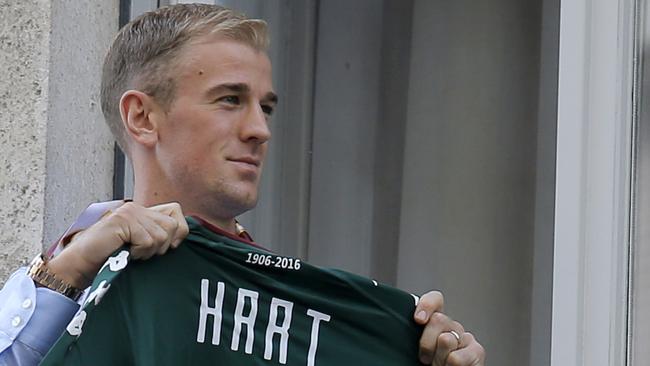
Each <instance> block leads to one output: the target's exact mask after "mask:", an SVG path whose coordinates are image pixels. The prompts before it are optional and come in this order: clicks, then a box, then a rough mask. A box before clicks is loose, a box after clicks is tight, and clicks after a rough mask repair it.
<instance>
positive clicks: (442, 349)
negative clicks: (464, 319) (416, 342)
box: [419, 312, 465, 366]
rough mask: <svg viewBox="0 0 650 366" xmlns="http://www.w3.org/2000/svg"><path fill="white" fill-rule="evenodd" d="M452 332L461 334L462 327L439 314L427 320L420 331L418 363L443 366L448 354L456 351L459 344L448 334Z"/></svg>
mask: <svg viewBox="0 0 650 366" xmlns="http://www.w3.org/2000/svg"><path fill="white" fill-rule="evenodd" d="M452 330H453V331H454V332H456V333H457V334H459V335H460V334H463V333H464V332H465V329H464V328H463V326H462V325H461V324H460V323H458V322H456V321H454V320H452V319H451V318H450V317H448V316H447V315H445V314H443V313H441V312H435V313H433V314H432V315H431V317H430V318H429V322H428V323H427V325H426V326H425V327H424V330H423V331H422V337H421V338H420V352H419V356H420V361H421V362H422V363H424V364H427V365H430V364H431V363H432V362H433V365H440V366H443V365H445V360H446V359H447V357H448V356H449V354H450V353H451V352H452V351H454V350H456V349H457V348H458V346H459V342H458V340H457V339H456V337H455V336H454V335H453V334H452V333H450V331H452Z"/></svg>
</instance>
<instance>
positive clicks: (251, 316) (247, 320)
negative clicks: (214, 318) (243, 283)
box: [230, 288, 259, 355]
mask: <svg viewBox="0 0 650 366" xmlns="http://www.w3.org/2000/svg"><path fill="white" fill-rule="evenodd" d="M258 297H259V294H258V293H257V292H255V291H251V290H246V289H243V288H240V289H239V292H238V293H237V307H236V308H235V327H234V328H233V330H232V344H231V345H230V349H232V350H233V351H237V350H239V335H240V333H241V328H242V324H245V325H246V348H245V349H244V351H245V352H246V353H248V354H249V355H250V354H251V353H253V340H254V338H255V331H254V329H255V318H256V317H257V298H258ZM246 298H249V299H250V303H251V310H250V312H249V313H248V315H247V316H244V304H245V303H246Z"/></svg>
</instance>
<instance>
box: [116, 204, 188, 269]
mask: <svg viewBox="0 0 650 366" xmlns="http://www.w3.org/2000/svg"><path fill="white" fill-rule="evenodd" d="M114 215H116V216H118V217H120V218H121V220H119V224H120V227H121V232H122V233H123V234H122V235H120V236H121V237H122V240H123V242H127V243H130V244H131V255H132V258H134V259H148V258H150V257H152V256H154V255H156V254H158V255H160V254H164V253H166V252H167V251H168V250H169V248H176V247H178V245H180V243H181V242H182V241H183V239H185V237H186V236H187V234H188V232H189V228H188V226H187V222H186V221H185V217H184V216H183V211H182V210H181V207H180V205H179V204H178V203H175V202H172V203H165V204H161V205H156V206H152V207H148V208H147V207H143V206H140V205H137V204H135V203H132V202H130V203H126V204H124V205H123V206H122V207H120V208H119V209H118V210H116V211H115V213H114Z"/></svg>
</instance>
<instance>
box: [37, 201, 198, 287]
mask: <svg viewBox="0 0 650 366" xmlns="http://www.w3.org/2000/svg"><path fill="white" fill-rule="evenodd" d="M188 232H189V229H188V227H187V222H186V221H185V217H184V216H183V212H182V210H181V206H180V205H179V204H178V203H175V202H173V203H166V204H161V205H157V206H153V207H143V206H140V205H138V204H136V203H133V202H128V203H125V204H124V205H122V206H121V207H120V208H118V209H117V210H115V211H113V212H110V213H108V214H107V215H105V216H104V217H102V218H101V219H100V220H99V221H98V222H97V223H95V224H94V225H92V226H91V227H89V228H88V229H86V230H85V231H83V232H81V233H79V234H77V235H75V237H74V238H73V239H72V241H71V242H70V243H69V244H68V245H67V246H66V248H65V249H64V250H63V251H62V252H61V253H60V254H59V255H58V256H56V257H55V258H53V259H52V260H50V262H49V263H48V267H49V269H50V271H51V272H53V273H54V274H55V275H56V276H57V277H58V278H60V279H61V280H63V281H65V282H67V283H69V284H71V285H73V286H74V287H76V288H81V289H83V288H86V287H88V286H89V285H90V284H91V283H92V280H93V278H94V277H95V276H96V275H97V272H98V271H99V269H100V268H101V266H102V265H103V264H104V262H106V259H107V258H108V257H109V256H110V255H111V254H112V253H113V252H114V251H115V250H117V249H118V248H119V247H121V246H122V245H124V243H130V244H131V258H134V259H148V258H150V257H152V256H153V255H155V254H164V253H165V252H167V250H168V249H170V248H176V247H177V246H178V245H180V243H181V242H182V241H183V239H185V237H186V236H187V234H188Z"/></svg>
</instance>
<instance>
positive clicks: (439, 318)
mask: <svg viewBox="0 0 650 366" xmlns="http://www.w3.org/2000/svg"><path fill="white" fill-rule="evenodd" d="M448 321H449V317H448V316H447V315H445V314H444V313H441V312H439V311H436V312H435V313H433V314H431V320H430V322H431V323H436V324H445V323H447V322H448Z"/></svg>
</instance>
